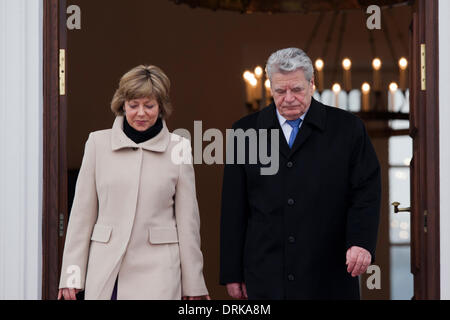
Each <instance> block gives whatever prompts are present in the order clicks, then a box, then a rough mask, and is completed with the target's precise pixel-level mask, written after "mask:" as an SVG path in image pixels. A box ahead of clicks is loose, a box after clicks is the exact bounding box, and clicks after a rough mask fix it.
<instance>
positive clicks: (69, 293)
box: [58, 288, 81, 300]
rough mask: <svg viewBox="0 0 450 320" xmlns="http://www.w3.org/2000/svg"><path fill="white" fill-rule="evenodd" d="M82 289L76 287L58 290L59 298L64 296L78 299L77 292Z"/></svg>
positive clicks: (65, 298)
mask: <svg viewBox="0 0 450 320" xmlns="http://www.w3.org/2000/svg"><path fill="white" fill-rule="evenodd" d="M80 291H81V290H80V289H74V288H62V289H59V291H58V300H61V298H62V297H64V300H77V296H76V294H77V293H78V292H80Z"/></svg>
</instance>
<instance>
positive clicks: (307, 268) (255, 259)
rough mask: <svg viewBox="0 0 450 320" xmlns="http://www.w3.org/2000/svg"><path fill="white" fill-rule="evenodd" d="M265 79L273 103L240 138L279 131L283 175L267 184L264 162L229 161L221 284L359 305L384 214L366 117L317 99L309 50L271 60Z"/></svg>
mask: <svg viewBox="0 0 450 320" xmlns="http://www.w3.org/2000/svg"><path fill="white" fill-rule="evenodd" d="M266 72H267V75H268V78H269V79H270V81H271V91H272V95H273V98H274V103H272V104H271V105H269V106H268V107H266V108H265V109H263V110H261V111H259V112H257V113H254V114H251V115H248V116H246V117H244V118H242V119H240V120H239V121H237V122H236V123H235V124H234V125H233V129H234V130H237V129H242V130H244V131H248V130H249V129H252V130H255V131H259V130H261V129H266V130H268V131H271V130H279V131H278V132H279V141H275V143H278V145H279V150H278V153H279V154H278V155H279V158H278V159H279V164H278V165H279V166H278V171H277V172H276V173H275V174H272V175H263V174H261V170H260V169H262V168H264V167H267V164H263V163H262V162H261V161H258V162H257V163H249V162H248V161H245V163H242V161H241V162H239V161H232V162H233V163H230V162H229V161H227V164H226V165H225V171H224V178H223V190H222V214H221V235H220V236H221V249H220V250H221V251H220V259H221V261H220V283H221V284H222V285H226V286H227V291H228V293H229V295H230V296H232V297H234V298H249V299H359V282H358V276H359V275H360V274H362V273H364V272H365V271H366V270H367V267H368V266H369V265H370V264H371V263H373V261H374V256H375V247H376V240H377V232H378V220H379V210H380V198H381V178H380V166H379V162H378V160H377V157H376V154H375V151H374V148H373V146H372V143H371V142H370V139H369V137H368V135H367V132H366V129H365V127H364V124H363V122H362V121H361V120H360V119H359V118H358V117H356V116H355V115H353V114H351V113H349V112H347V111H344V110H340V109H339V108H335V107H329V106H326V105H323V104H322V103H320V102H318V101H316V100H314V99H313V98H312V94H313V85H314V77H313V67H312V63H311V60H310V59H309V57H308V56H307V55H306V54H305V53H304V52H303V51H302V50H300V49H297V48H288V49H283V50H279V51H277V52H275V53H273V54H272V55H271V57H270V58H269V60H268V62H267V67H266ZM268 136H269V137H270V134H268ZM259 140H260V138H258V144H257V147H259V146H260V143H259V142H260V141H259ZM269 140H270V139H269ZM251 143H254V141H253V142H251V141H250V139H249V140H247V141H246V143H245V150H244V151H245V152H247V153H248V152H251V151H252V150H254V148H251V146H250V144H251ZM270 144H272V145H273V144H274V142H273V141H269V145H270ZM233 147H235V145H233ZM266 150H271V147H270V146H269V147H268V148H267V149H266ZM272 150H273V149H272ZM234 151H235V154H236V153H239V150H236V149H235V150H234ZM227 152H229V150H227ZM278 155H277V156H278ZM271 156H273V155H271ZM248 158H249V157H248V154H247V156H246V159H247V160H248Z"/></svg>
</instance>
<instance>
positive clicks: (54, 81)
mask: <svg viewBox="0 0 450 320" xmlns="http://www.w3.org/2000/svg"><path fill="white" fill-rule="evenodd" d="M44 3H45V9H44V11H45V18H44V21H45V28H44V35H45V43H44V46H45V54H44V56H45V72H44V73H45V79H44V84H45V100H44V101H45V103H44V110H45V114H44V137H45V138H44V139H45V141H44V163H45V167H44V210H43V212H44V218H43V221H44V222H43V223H44V226H43V227H44V228H43V232H44V234H43V238H44V241H43V246H44V248H43V251H44V256H43V261H44V263H43V269H44V274H43V284H44V285H43V298H44V299H54V298H56V292H57V286H58V282H59V280H58V279H59V272H60V263H61V256H62V250H63V244H64V232H65V228H66V225H67V221H68V214H69V209H70V203H71V201H70V200H71V196H70V195H71V193H73V186H74V182H75V181H76V174H77V169H78V168H79V165H80V163H81V159H82V155H83V149H84V143H85V141H86V139H87V135H88V133H89V132H91V131H95V130H100V129H107V128H110V127H111V126H112V122H113V120H114V116H113V115H112V113H111V112H110V110H109V104H110V101H111V99H112V95H113V93H114V90H115V88H116V87H117V84H118V80H119V79H120V76H121V75H122V74H123V73H125V72H126V71H127V70H129V69H131V68H132V67H134V66H136V65H138V64H143V63H149V64H155V65H158V66H160V67H161V68H162V69H163V70H164V71H165V72H166V73H167V74H168V76H169V78H170V79H171V80H172V88H173V94H172V99H173V103H174V106H175V112H174V114H173V116H172V117H171V118H170V119H169V120H168V126H169V128H170V129H171V130H174V129H176V128H186V129H188V130H189V131H191V132H193V121H195V120H202V124H203V128H204V130H206V129H207V128H218V129H220V130H221V131H225V129H226V128H227V127H230V126H231V124H232V123H233V122H234V121H236V120H237V119H239V118H240V117H242V116H243V115H245V114H246V112H247V110H246V109H245V103H244V102H245V97H244V95H245V91H244V90H243V82H242V78H241V74H242V71H243V70H245V69H246V68H248V67H250V66H253V65H254V64H261V63H264V61H265V59H267V57H268V56H269V54H270V53H271V52H272V51H274V50H276V49H278V48H281V47H287V46H298V47H302V46H304V44H305V43H306V42H307V40H308V39H307V38H306V37H305V36H303V38H302V37H301V36H298V35H297V34H296V33H295V32H293V31H291V32H287V33H284V35H282V36H280V35H279V34H278V33H277V32H276V30H274V29H273V28H270V25H282V26H283V28H286V30H296V29H297V28H298V27H299V25H300V23H299V19H298V16H297V15H294V14H288V15H273V16H271V17H268V16H263V15H239V14H236V13H234V12H224V11H217V12H213V11H210V10H207V9H201V8H198V9H195V10H194V9H191V8H189V7H187V6H177V5H175V4H174V3H172V2H170V1H165V0H158V1H144V0H142V1H132V2H128V3H127V5H126V7H124V4H123V3H122V2H111V1H87V0H67V1H66V0H64V1H58V0H44ZM70 5H77V6H78V7H79V8H80V9H81V17H82V18H81V29H79V30H77V29H75V30H68V29H67V28H66V19H67V16H68V15H67V13H66V9H67V7H68V6H70ZM409 10H410V17H411V19H410V20H411V21H409V23H408V26H409V24H410V25H411V35H410V37H409V45H410V50H409V52H408V57H409V61H410V69H409V70H410V77H411V78H410V79H411V80H410V83H411V84H412V86H411V87H410V91H411V92H410V97H409V101H410V117H409V120H408V121H409V126H405V124H404V123H403V124H400V123H397V124H393V126H397V125H402V127H401V129H403V130H405V129H409V132H407V134H408V133H409V137H408V135H404V136H403V137H402V139H410V140H409V141H410V142H398V139H399V137H398V136H396V137H393V140H391V141H389V140H388V139H386V138H383V139H381V138H373V139H374V141H375V140H376V139H379V140H378V142H374V144H375V145H376V148H377V145H378V148H379V149H380V150H385V151H383V152H381V153H380V154H379V157H380V159H382V161H383V162H384V163H385V166H384V168H383V170H384V173H383V174H384V177H385V181H389V183H391V182H393V181H395V177H396V176H399V177H405V172H407V171H408V170H409V166H407V165H406V164H405V162H404V161H403V160H404V159H402V161H403V162H401V161H400V162H399V161H397V160H398V159H397V158H392V159H391V158H390V157H389V155H392V154H394V153H395V152H394V151H395V150H397V151H398V150H399V148H398V147H397V146H396V144H398V143H400V144H401V146H402V147H404V146H406V145H408V144H410V147H407V149H409V150H410V151H411V154H410V155H406V156H404V158H405V159H406V158H408V157H409V158H412V159H413V160H412V161H411V163H412V165H411V169H410V170H411V178H410V184H411V186H412V187H411V188H410V189H411V196H410V199H408V198H407V197H406V195H405V194H407V193H408V192H406V193H405V192H404V191H405V188H408V189H409V186H408V187H405V185H407V184H408V183H407V181H406V182H405V180H401V181H403V182H404V185H403V186H400V187H395V186H388V187H387V188H386V190H391V191H392V190H401V191H402V192H403V193H402V194H401V195H399V194H398V193H395V192H394V193H392V194H389V193H388V192H386V193H384V194H383V206H384V209H383V210H384V218H385V219H384V222H382V225H381V227H380V232H379V238H380V241H381V243H379V247H378V248H377V255H378V257H377V259H379V260H380V261H381V262H382V263H383V264H384V266H383V267H382V268H381V270H382V281H383V282H382V283H383V286H382V289H381V291H373V290H371V291H368V290H366V289H364V288H363V286H364V284H365V281H366V279H367V277H368V275H366V276H365V277H362V279H361V284H362V292H363V297H364V298H367V299H380V298H381V299H389V298H396V297H397V298H402V299H408V298H411V297H412V295H411V293H412V294H413V295H414V297H415V298H416V299H436V298H438V297H439V261H438V260H436V257H439V231H438V230H439V205H438V204H439V192H438V191H439V183H438V177H439V175H438V174H437V175H436V172H437V173H438V171H436V170H438V168H439V167H438V155H439V153H438V150H437V148H438V146H439V143H438V140H437V139H436V138H437V137H438V128H437V126H436V125H435V124H436V123H438V121H437V120H438V101H437V88H438V84H437V79H438V78H437V72H436V70H437V61H436V60H435V59H434V57H436V55H435V53H436V52H437V50H436V49H437V25H436V24H435V21H436V20H437V4H436V1H434V0H432V1H423V0H420V1H416V2H415V3H414V4H413V6H411V7H410V8H409ZM362 16H364V15H362ZM169 17H170V21H171V22H168V20H169ZM268 19H269V20H268ZM308 19H309V20H308ZM301 20H302V21H303V22H305V23H306V22H310V23H309V25H311V26H312V25H314V22H315V21H316V19H315V16H311V15H305V16H302V19H301ZM175 21H176V22H175ZM268 21H269V22H268ZM363 22H364V21H360V22H359V23H361V24H362V23H363ZM407 32H408V30H406V33H407ZM308 34H309V33H308ZM405 35H406V34H405ZM422 43H423V44H425V45H426V48H427V51H426V57H427V59H426V62H425V64H426V71H425V72H426V79H427V80H426V90H422V88H421V87H420V70H421V59H420V48H421V47H420V44H422ZM354 45H355V47H356V48H357V47H358V44H354ZM316 46H317V47H314V45H313V46H311V51H314V50H316V51H317V52H320V51H321V49H320V47H319V46H320V42H318V43H317V45H316ZM60 49H66V61H65V62H66V73H64V75H63V79H65V80H66V81H65V86H66V92H65V94H64V95H61V94H60V91H59V87H60V81H59V80H60V69H59V62H60V61H59V58H60V54H59V50H60ZM425 107H426V108H425ZM211 108H213V110H214V111H211ZM425 110H427V112H425ZM378 125H379V124H374V125H371V124H369V123H367V126H368V127H371V126H375V127H376V126H378ZM399 129H400V128H399ZM396 139H397V142H395V141H394V140H396ZM411 141H413V142H411ZM391 148H392V152H389V150H390V149H391ZM402 157H403V155H402V156H401V157H400V158H402ZM400 166H401V167H400ZM195 170H196V183H197V195H198V200H199V206H200V213H201V221H202V250H203V252H204V255H205V277H206V282H207V285H208V288H209V289H210V291H211V294H212V297H213V298H216V299H227V298H228V297H227V295H226V293H225V291H224V289H223V288H222V287H220V286H219V285H218V270H219V252H218V251H219V243H218V234H219V233H218V230H219V215H220V194H219V192H217V190H220V188H221V181H222V180H221V177H222V167H221V166H218V165H217V166H205V165H197V166H195ZM390 175H392V176H393V177H394V178H392V179H390V178H389V176H390ZM71 190H72V191H71ZM408 200H411V204H409V201H408ZM393 201H399V202H401V207H403V206H404V207H407V206H409V205H410V206H411V207H412V212H411V218H409V216H408V215H404V216H402V218H400V219H402V220H401V221H398V230H397V231H398V232H397V231H395V232H397V233H395V232H394V231H392V238H391V229H390V227H389V226H390V225H391V224H392V225H395V224H396V222H395V217H400V216H391V215H393V214H392V213H391V212H392V211H393V209H392V208H391V207H390V205H389V204H390V203H391V202H393ZM425 212H426V215H425ZM391 218H392V219H391ZM409 219H410V222H409V223H410V231H409V236H410V241H411V246H410V248H409V247H408V246H407V245H405V241H403V242H402V243H399V241H397V240H398V239H397V240H395V236H396V235H399V232H402V231H408V230H405V229H402V227H401V226H405V223H408V220H409ZM402 223H403V224H402ZM425 228H426V229H425ZM402 234H403V236H404V235H405V233H402ZM402 240H405V239H402ZM391 242H392V243H391ZM400 242H401V241H400ZM391 245H392V246H391ZM392 248H394V249H392ZM399 252H400V253H399ZM405 252H406V257H405V258H403V260H404V261H405V259H406V261H408V259H410V260H411V261H410V266H409V269H410V272H409V273H408V274H407V275H405V272H406V271H407V269H408V268H407V269H405V263H403V264H402V267H401V268H403V269H401V268H399V267H395V268H394V269H392V267H391V266H392V264H394V265H395V264H396V261H397V260H398V259H397V258H399V257H401V256H404V254H405ZM408 253H410V258H408ZM399 270H403V271H401V273H400V275H399V276H397V275H396V272H398V271H399ZM401 277H406V278H407V280H406V281H407V283H408V286H410V289H409V291H407V292H404V293H401V294H400V295H398V293H397V291H396V289H395V288H398V287H399V286H398V285H396V284H395V281H393V280H391V279H400V278H401ZM408 277H409V278H408ZM386 286H387V288H386ZM400 287H404V285H400ZM383 290H384V291H383Z"/></svg>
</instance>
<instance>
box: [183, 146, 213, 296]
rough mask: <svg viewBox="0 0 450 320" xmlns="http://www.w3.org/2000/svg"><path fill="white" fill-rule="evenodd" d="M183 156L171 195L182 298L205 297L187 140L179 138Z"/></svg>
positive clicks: (191, 169)
mask: <svg viewBox="0 0 450 320" xmlns="http://www.w3.org/2000/svg"><path fill="white" fill-rule="evenodd" d="M182 143H184V146H183V152H184V151H185V150H186V151H188V153H189V161H184V162H183V163H181V164H180V167H179V168H180V172H179V177H178V182H177V185H176V191H175V218H176V223H177V230H178V241H179V243H178V244H179V247H180V260H181V287H182V296H191V297H194V296H203V295H207V294H208V290H207V288H206V284H205V280H204V278H203V255H202V252H201V249H200V215H199V210H198V203H197V196H196V190H195V173H194V167H193V165H192V156H191V147H190V143H189V140H187V139H184V138H182Z"/></svg>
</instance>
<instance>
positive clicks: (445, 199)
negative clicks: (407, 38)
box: [438, 0, 450, 300]
mask: <svg viewBox="0 0 450 320" xmlns="http://www.w3.org/2000/svg"><path fill="white" fill-rule="evenodd" d="M438 10H439V172H440V177H439V178H440V202H441V204H440V209H439V212H440V221H439V223H440V237H441V241H440V247H441V299H446V300H449V299H450V197H449V195H450V139H449V137H450V126H449V124H450V60H449V59H450V58H449V57H450V43H449V42H448V31H449V30H450V20H449V19H448V17H449V16H450V1H448V0H440V1H439V7H438Z"/></svg>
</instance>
